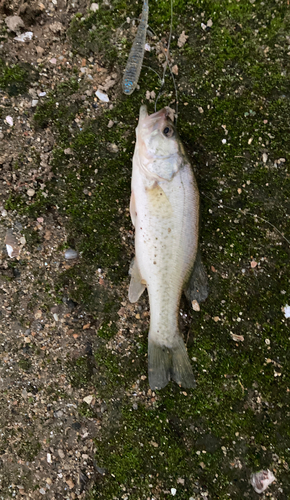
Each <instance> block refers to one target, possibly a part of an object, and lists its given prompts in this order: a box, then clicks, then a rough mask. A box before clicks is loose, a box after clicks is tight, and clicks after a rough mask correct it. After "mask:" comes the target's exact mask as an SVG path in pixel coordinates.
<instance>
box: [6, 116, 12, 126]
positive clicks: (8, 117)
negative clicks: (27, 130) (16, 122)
mask: <svg viewBox="0 0 290 500" xmlns="http://www.w3.org/2000/svg"><path fill="white" fill-rule="evenodd" d="M5 121H6V123H8V125H10V127H13V118H12V116H9V115H8V116H6V118H5Z"/></svg>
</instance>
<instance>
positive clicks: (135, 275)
mask: <svg viewBox="0 0 290 500" xmlns="http://www.w3.org/2000/svg"><path fill="white" fill-rule="evenodd" d="M129 274H130V276H131V281H130V285H129V300H130V302H137V300H138V299H139V297H140V296H141V295H142V293H143V292H144V290H145V288H146V283H145V282H144V280H142V276H141V274H140V271H139V267H138V264H137V259H136V257H135V258H134V259H133V260H132V262H131V265H130V269H129Z"/></svg>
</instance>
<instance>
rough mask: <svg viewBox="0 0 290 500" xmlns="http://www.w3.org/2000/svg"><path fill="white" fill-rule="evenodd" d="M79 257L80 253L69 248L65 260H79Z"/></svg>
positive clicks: (65, 253)
mask: <svg viewBox="0 0 290 500" xmlns="http://www.w3.org/2000/svg"><path fill="white" fill-rule="evenodd" d="M78 256H79V254H78V252H76V251H75V250H73V249H72V248H68V249H67V250H66V251H65V252H64V258H65V259H66V260H73V259H77V258H78Z"/></svg>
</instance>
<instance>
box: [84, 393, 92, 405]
mask: <svg viewBox="0 0 290 500" xmlns="http://www.w3.org/2000/svg"><path fill="white" fill-rule="evenodd" d="M83 401H84V402H85V403H87V404H88V405H90V404H91V402H92V401H93V396H91V395H89V396H86V397H85V398H83Z"/></svg>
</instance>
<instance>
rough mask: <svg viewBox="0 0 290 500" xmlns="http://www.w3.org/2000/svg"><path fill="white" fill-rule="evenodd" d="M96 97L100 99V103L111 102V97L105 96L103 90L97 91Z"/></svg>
mask: <svg viewBox="0 0 290 500" xmlns="http://www.w3.org/2000/svg"><path fill="white" fill-rule="evenodd" d="M95 94H96V96H97V97H98V99H100V101H103V102H109V100H110V99H109V97H108V96H107V94H105V93H104V92H102V91H101V90H99V89H98V90H97V91H96V92H95Z"/></svg>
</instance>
